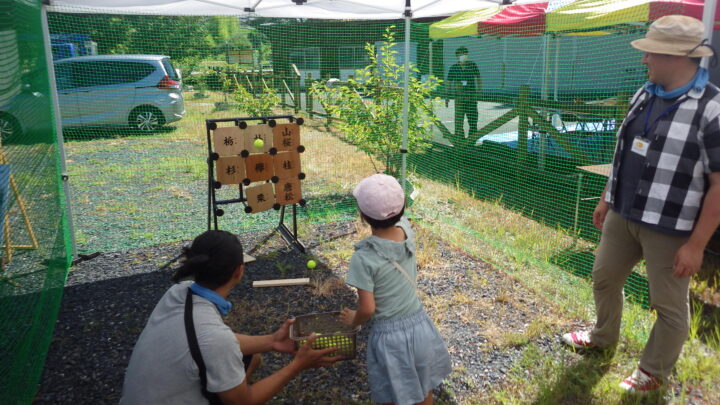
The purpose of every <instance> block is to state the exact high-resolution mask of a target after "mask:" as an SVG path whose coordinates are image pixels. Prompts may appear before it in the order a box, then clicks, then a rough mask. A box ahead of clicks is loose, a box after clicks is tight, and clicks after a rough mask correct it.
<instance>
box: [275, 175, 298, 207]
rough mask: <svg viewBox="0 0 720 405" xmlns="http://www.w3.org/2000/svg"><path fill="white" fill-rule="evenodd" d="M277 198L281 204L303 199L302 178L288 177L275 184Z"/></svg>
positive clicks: (293, 202)
mask: <svg viewBox="0 0 720 405" xmlns="http://www.w3.org/2000/svg"><path fill="white" fill-rule="evenodd" d="M275 199H277V202H278V203H279V204H280V205H289V204H295V203H299V202H300V200H301V199H302V192H301V190H300V180H299V179H297V178H295V179H286V180H280V181H279V182H277V183H276V184H275Z"/></svg>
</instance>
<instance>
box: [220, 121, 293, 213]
mask: <svg viewBox="0 0 720 405" xmlns="http://www.w3.org/2000/svg"><path fill="white" fill-rule="evenodd" d="M252 119H256V118H250V119H247V118H231V119H222V120H217V121H216V122H223V123H232V124H234V125H232V126H222V127H219V126H218V125H217V123H216V124H214V125H211V126H209V127H208V130H209V131H212V132H208V141H209V142H210V146H211V155H210V158H211V160H212V161H214V178H213V179H211V180H213V181H211V189H213V188H214V189H215V190H216V189H220V188H221V187H222V186H223V185H240V189H239V190H240V197H239V198H237V199H231V200H221V201H222V202H221V204H228V203H231V202H244V203H245V206H246V207H245V211H246V212H252V213H255V212H261V211H266V210H268V209H271V208H275V209H279V207H284V206H286V205H292V204H297V203H300V204H301V205H304V204H305V200H303V199H302V190H301V180H302V179H303V178H304V177H305V174H304V173H302V166H301V162H300V153H302V152H303V151H304V147H303V146H302V145H301V144H300V125H299V123H300V124H301V123H302V121H301V120H298V121H295V120H294V119H290V121H291V122H289V123H276V122H274V121H273V120H269V121H267V120H266V119H264V118H263V119H262V122H263V123H262V124H255V125H248V120H252ZM221 125H227V124H221ZM258 139H261V140H262V145H261V146H260V147H258V146H257V142H256V141H257V140H258ZM211 166H212V165H211ZM210 170H211V175H212V173H213V172H212V167H211V168H210ZM213 193H215V191H213ZM220 211H222V210H218V208H217V205H216V207H215V212H220ZM219 215H222V213H221V214H219Z"/></svg>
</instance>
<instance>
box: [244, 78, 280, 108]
mask: <svg viewBox="0 0 720 405" xmlns="http://www.w3.org/2000/svg"><path fill="white" fill-rule="evenodd" d="M233 81H234V98H235V101H236V102H237V103H238V104H239V108H240V110H241V111H243V112H244V113H245V114H247V115H249V116H251V117H264V116H268V115H272V109H273V107H275V106H276V105H278V104H280V96H278V94H277V92H276V91H275V89H272V88H269V87H264V88H263V91H262V93H260V94H258V95H253V94H252V93H250V92H249V91H248V90H247V88H245V86H243V85H242V84H240V83H238V82H237V80H234V76H233Z"/></svg>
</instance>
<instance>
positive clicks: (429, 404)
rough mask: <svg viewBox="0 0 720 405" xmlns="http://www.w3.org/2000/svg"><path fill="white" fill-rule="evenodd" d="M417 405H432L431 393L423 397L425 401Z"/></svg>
mask: <svg viewBox="0 0 720 405" xmlns="http://www.w3.org/2000/svg"><path fill="white" fill-rule="evenodd" d="M418 405H433V396H432V391H428V394H427V396H426V397H425V399H423V401H422V402H420V403H418Z"/></svg>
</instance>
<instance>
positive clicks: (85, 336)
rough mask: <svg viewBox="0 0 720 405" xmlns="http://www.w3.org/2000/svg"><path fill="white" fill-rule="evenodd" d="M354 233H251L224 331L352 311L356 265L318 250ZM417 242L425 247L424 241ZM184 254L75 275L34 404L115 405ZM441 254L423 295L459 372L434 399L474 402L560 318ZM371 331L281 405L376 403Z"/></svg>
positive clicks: (441, 250)
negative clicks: (538, 329) (291, 241)
mask: <svg viewBox="0 0 720 405" xmlns="http://www.w3.org/2000/svg"><path fill="white" fill-rule="evenodd" d="M354 231H355V224H354V223H353V222H350V221H346V222H336V223H332V224H318V225H316V226H315V229H314V231H313V235H312V237H311V238H309V239H310V240H308V239H305V240H303V242H304V243H305V245H306V246H307V247H308V253H307V254H306V255H303V254H300V253H299V252H297V251H295V250H292V249H289V248H287V247H286V246H285V244H284V242H283V241H282V240H281V238H280V237H279V235H277V234H273V233H271V232H270V231H264V232H255V233H250V234H243V235H241V238H242V239H243V245H244V246H245V247H246V249H248V248H250V249H249V250H250V252H251V254H253V256H255V257H257V261H256V262H255V263H252V264H250V265H249V266H248V268H247V270H246V276H245V278H244V281H243V283H242V284H241V285H239V286H238V287H237V288H236V289H235V290H234V291H233V293H232V295H231V297H230V299H231V300H232V301H233V302H234V303H235V305H234V306H233V310H232V312H231V313H230V314H229V315H228V317H227V318H226V322H227V323H228V324H229V325H230V326H231V327H232V328H233V329H234V330H237V331H240V332H243V333H248V334H257V333H269V332H272V331H273V330H274V329H275V328H277V326H279V325H280V324H281V323H282V321H283V320H284V319H285V318H286V317H288V316H292V315H301V314H305V313H311V312H325V311H336V310H338V309H339V308H340V307H341V306H351V305H353V304H354V302H355V299H356V298H355V297H356V295H355V292H354V291H352V290H351V289H350V288H348V287H347V286H345V285H344V283H343V282H342V280H343V277H344V276H345V271H346V268H347V264H346V263H343V262H342V261H341V263H339V264H338V263H336V264H335V265H334V266H333V268H328V265H327V264H326V263H327V262H330V261H326V260H325V256H324V253H328V252H324V251H323V249H324V246H325V243H322V244H321V243H320V241H326V240H329V239H333V238H335V239H336V241H338V242H343V243H346V246H347V247H348V248H349V247H351V246H352V243H353V242H354V241H355V240H356V239H357V238H358V235H357V233H355V232H354ZM268 237H269V239H267V238H268ZM265 239H267V240H265ZM185 243H187V242H185ZM418 243H419V249H422V248H423V245H422V243H423V241H422V240H419V241H418ZM182 244H183V243H173V244H167V245H156V246H152V247H147V248H141V249H135V250H130V251H125V252H111V253H103V254H101V255H100V256H98V257H96V258H94V259H92V260H88V261H85V262H81V263H79V264H78V265H76V266H75V267H73V268H72V271H71V273H70V275H69V277H68V281H67V284H66V288H65V295H64V298H63V302H62V306H61V309H60V314H59V318H58V322H57V325H56V328H55V333H54V337H53V341H52V344H51V347H50V351H49V353H48V357H47V361H46V366H45V372H44V375H43V378H42V381H41V384H40V387H39V391H38V394H37V398H36V401H35V404H74V405H80V404H106V403H107V404H112V403H117V401H118V399H119V396H120V390H121V388H122V381H123V375H124V370H125V367H126V366H127V363H128V360H129V357H130V353H131V352H132V348H133V345H134V343H135V340H136V339H137V336H138V335H139V333H140V331H141V330H142V328H143V326H144V324H145V322H146V321H147V318H148V316H149V315H150V312H151V311H152V309H153V307H154V306H155V304H156V302H157V301H158V299H159V298H160V297H161V296H162V294H163V293H164V292H165V290H166V289H167V288H168V287H169V286H170V285H171V283H172V282H171V280H170V278H171V275H172V269H171V268H172V266H170V268H166V269H160V268H161V267H162V266H163V265H164V264H166V263H167V262H169V261H170V260H171V259H173V258H174V257H175V256H176V255H177V254H178V253H179V251H180V247H181V246H182ZM434 249H437V255H438V258H437V260H434V261H432V263H431V265H427V266H426V267H425V268H421V278H420V279H419V290H420V294H421V297H422V299H423V303H424V305H425V307H426V309H427V311H428V313H429V314H430V316H431V318H433V319H434V320H435V321H436V324H437V326H438V328H439V329H440V331H441V333H442V334H443V336H444V337H445V339H446V341H447V343H448V349H449V351H450V353H451V357H452V361H453V367H454V372H453V373H452V375H451V377H450V378H449V379H448V380H447V381H446V382H445V383H444V384H443V385H441V387H439V388H438V389H437V390H436V399H437V403H457V402H465V400H468V399H470V398H477V397H478V396H483V395H486V394H487V393H489V392H492V391H493V390H494V389H496V388H497V386H498V384H502V383H503V382H505V380H506V374H507V373H508V371H509V370H510V368H511V367H512V365H513V362H514V361H515V360H517V359H518V358H519V357H520V355H521V352H522V345H521V344H518V345H513V344H508V342H512V339H510V338H511V337H512V336H522V335H523V334H524V333H525V332H526V330H527V328H528V326H529V325H531V324H532V321H533V320H534V319H537V318H538V317H540V316H541V315H546V314H549V313H550V312H551V311H550V309H549V308H547V304H545V303H543V302H541V301H539V300H537V299H536V298H534V295H533V294H531V293H529V292H528V291H526V290H524V289H523V288H522V287H521V286H520V285H518V284H516V283H514V282H513V281H512V280H511V279H510V278H509V277H507V275H505V274H504V273H502V272H500V271H497V270H495V269H492V268H490V267H489V266H488V265H487V264H485V263H484V262H482V261H480V260H478V259H476V258H473V257H471V256H469V255H467V254H465V253H463V252H462V251H459V250H457V249H455V248H452V247H449V246H446V245H443V244H442V243H439V244H438V246H437V247H434ZM309 257H313V258H315V259H316V260H318V262H319V265H318V267H317V268H316V269H315V270H312V271H310V270H307V269H306V268H305V263H306V261H307V260H308V258H309ZM332 262H333V263H335V262H336V260H335V259H333V260H332ZM294 277H310V278H311V279H312V285H310V286H306V287H278V288H262V289H253V288H252V287H251V283H252V281H253V280H260V279H273V278H294ZM367 332H368V330H367V328H365V329H363V330H362V331H361V333H360V334H359V336H358V357H357V359H355V360H352V361H343V362H339V363H338V364H337V365H335V366H334V367H330V368H325V369H319V370H310V371H306V372H304V373H303V374H302V375H301V376H299V377H298V378H296V379H295V380H293V381H292V382H291V383H290V384H289V385H288V386H287V388H285V389H284V390H283V391H281V392H280V393H279V394H278V395H277V396H276V397H275V398H274V399H273V400H272V401H271V403H276V404H283V403H293V404H310V403H312V404H317V403H362V402H367V401H368V400H369V388H368V385H367V379H366V374H365V364H366V363H365V344H366V342H367ZM536 336H537V337H534V338H532V337H531V342H532V343H534V344H535V345H536V346H538V347H539V348H541V350H543V351H547V352H553V351H555V350H556V348H557V342H556V339H554V338H549V337H547V336H543V334H537V335H536ZM525 343H527V341H525ZM263 360H264V366H263V367H262V368H261V369H260V370H259V375H260V376H264V375H267V374H270V373H272V372H273V371H274V370H276V369H277V368H279V367H281V366H283V365H285V364H287V362H288V360H289V358H288V357H287V356H285V355H276V354H269V355H265V356H264V359H263Z"/></svg>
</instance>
